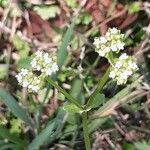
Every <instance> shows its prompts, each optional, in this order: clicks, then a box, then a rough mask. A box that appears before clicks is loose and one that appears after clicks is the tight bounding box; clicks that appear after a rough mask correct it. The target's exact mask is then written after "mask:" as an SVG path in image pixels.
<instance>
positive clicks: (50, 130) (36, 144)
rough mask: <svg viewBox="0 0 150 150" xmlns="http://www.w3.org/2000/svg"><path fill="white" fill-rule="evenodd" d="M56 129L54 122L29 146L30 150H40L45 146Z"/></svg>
mask: <svg viewBox="0 0 150 150" xmlns="http://www.w3.org/2000/svg"><path fill="white" fill-rule="evenodd" d="M54 128H55V122H52V123H50V124H48V125H47V127H46V128H45V129H43V130H42V131H41V133H40V134H39V135H38V136H37V137H36V138H35V139H34V140H33V141H32V143H31V144H30V145H29V146H28V150H38V149H39V148H40V146H41V145H43V144H44V143H45V142H46V141H47V140H48V139H49V138H50V136H51V135H52V133H53V130H54Z"/></svg>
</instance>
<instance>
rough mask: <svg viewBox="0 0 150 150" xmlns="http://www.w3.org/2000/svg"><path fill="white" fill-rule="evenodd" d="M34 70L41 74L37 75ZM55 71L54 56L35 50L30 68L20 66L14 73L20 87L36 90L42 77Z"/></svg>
mask: <svg viewBox="0 0 150 150" xmlns="http://www.w3.org/2000/svg"><path fill="white" fill-rule="evenodd" d="M34 71H40V72H41V74H40V75H39V76H37V75H36V74H35V73H34ZM56 71H58V65H57V63H56V57H55V56H51V55H49V54H48V53H45V52H42V51H37V52H36V53H35V54H34V57H33V60H32V61H31V69H30V70H28V69H24V68H22V69H21V71H20V72H19V73H18V74H17V75H16V78H17V80H18V82H19V84H20V85H21V86H22V87H26V88H28V90H29V91H33V92H38V90H39V89H40V88H41V86H42V84H43V80H44V78H45V77H46V76H48V75H51V74H53V73H55V72H56Z"/></svg>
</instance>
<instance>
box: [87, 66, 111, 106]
mask: <svg viewBox="0 0 150 150" xmlns="http://www.w3.org/2000/svg"><path fill="white" fill-rule="evenodd" d="M109 73H110V67H109V68H108V69H107V71H106V73H105V74H104V75H103V77H102V78H101V79H100V80H99V82H98V86H97V88H96V89H95V91H94V92H93V93H92V94H91V96H90V97H89V99H88V101H87V103H86V105H85V109H87V108H89V107H90V106H91V103H92V102H93V99H94V98H95V96H96V95H97V94H98V93H99V92H100V91H101V90H102V88H103V87H104V85H105V83H106V82H107V80H108V78H109Z"/></svg>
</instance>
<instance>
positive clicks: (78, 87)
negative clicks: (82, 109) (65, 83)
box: [70, 79, 83, 103]
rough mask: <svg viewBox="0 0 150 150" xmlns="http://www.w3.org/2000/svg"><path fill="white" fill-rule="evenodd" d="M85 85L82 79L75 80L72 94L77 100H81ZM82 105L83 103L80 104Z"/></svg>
mask: <svg viewBox="0 0 150 150" xmlns="http://www.w3.org/2000/svg"><path fill="white" fill-rule="evenodd" d="M82 87H83V83H82V80H80V79H75V80H74V82H73V85H72V89H71V92H70V94H71V95H72V96H73V97H74V98H76V99H81V97H80V94H81V91H82ZM80 103H81V102H80Z"/></svg>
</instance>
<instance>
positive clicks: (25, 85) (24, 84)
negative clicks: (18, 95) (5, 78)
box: [22, 80, 30, 87]
mask: <svg viewBox="0 0 150 150" xmlns="http://www.w3.org/2000/svg"><path fill="white" fill-rule="evenodd" d="M29 84H30V83H29V82H28V81H27V80H24V81H23V83H22V86H23V87H28V85H29Z"/></svg>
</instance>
